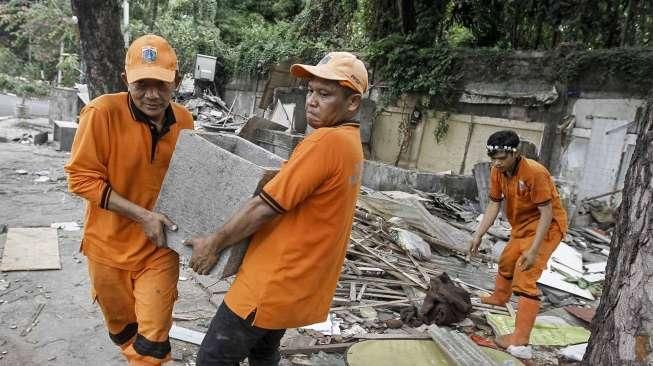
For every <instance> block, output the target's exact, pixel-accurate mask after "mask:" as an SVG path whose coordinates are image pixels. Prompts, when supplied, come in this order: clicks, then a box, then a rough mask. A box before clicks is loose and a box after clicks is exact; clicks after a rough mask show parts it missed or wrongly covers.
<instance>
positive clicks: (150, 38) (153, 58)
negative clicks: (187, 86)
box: [125, 34, 177, 83]
mask: <svg viewBox="0 0 653 366" xmlns="http://www.w3.org/2000/svg"><path fill="white" fill-rule="evenodd" d="M176 72H177V54H176V53H175V50H174V49H173V48H172V46H170V44H169V43H168V41H166V40H165V39H164V38H162V37H159V36H157V35H154V34H146V35H144V36H142V37H140V38H138V39H136V40H134V42H132V44H131V45H130V46H129V49H128V50H127V55H126V56H125V73H126V74H127V82H128V83H133V82H135V81H138V80H141V79H157V80H161V81H166V82H172V81H174V80H175V73H176Z"/></svg>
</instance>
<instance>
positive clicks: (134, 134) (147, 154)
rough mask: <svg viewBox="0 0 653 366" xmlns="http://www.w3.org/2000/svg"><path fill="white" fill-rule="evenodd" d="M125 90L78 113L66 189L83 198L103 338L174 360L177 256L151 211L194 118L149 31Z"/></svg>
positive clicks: (172, 58) (168, 59)
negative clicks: (178, 99) (177, 98)
mask: <svg viewBox="0 0 653 366" xmlns="http://www.w3.org/2000/svg"><path fill="white" fill-rule="evenodd" d="M122 78H123V80H124V81H125V83H126V84H127V88H128V92H126V93H117V94H106V95H102V96H100V97H98V98H96V99H94V100H93V101H91V102H90V103H89V104H88V105H87V106H86V107H85V108H84V109H83V110H82V112H81V114H80V122H79V129H78V131H77V134H76V135H75V140H74V143H73V147H72V154H71V156H70V161H68V164H67V165H66V167H65V170H66V172H67V173H68V187H69V190H70V192H72V193H75V194H77V195H79V196H81V197H83V198H85V199H86V201H87V202H86V203H87V204H86V216H85V222H86V223H85V225H84V237H83V239H82V245H81V251H82V252H83V253H84V254H85V255H86V256H87V257H88V271H89V275H90V280H91V281H90V282H91V290H92V295H93V299H94V301H97V303H98V304H99V305H100V308H101V309H102V313H103V314H104V319H105V321H106V324H107V327H108V330H109V336H110V338H111V340H112V341H113V342H114V343H116V344H117V345H118V346H119V347H120V348H121V349H122V352H123V354H124V355H125V357H126V358H127V360H128V361H129V364H130V365H159V364H161V363H163V362H164V361H166V360H169V359H170V342H169V340H168V332H169V330H170V327H171V326H172V307H173V304H174V302H175V300H176V298H177V279H178V277H179V257H178V255H177V253H175V252H174V251H172V250H170V249H168V248H167V247H166V238H165V233H164V226H167V227H168V228H171V229H174V228H175V225H174V224H173V223H172V222H170V220H169V219H168V218H167V217H165V216H164V215H162V214H160V213H156V212H152V209H153V208H154V204H155V203H156V199H157V196H158V194H159V190H160V189H161V184H162V182H163V177H164V176H165V174H166V171H167V169H168V164H169V163H170V158H171V157H172V153H173V150H174V147H175V144H176V142H177V137H178V136H179V132H180V131H181V130H182V129H186V128H187V129H192V128H193V117H192V115H191V114H190V112H188V110H186V108H184V107H183V106H181V105H179V104H176V103H173V102H171V101H170V98H171V96H172V93H173V91H174V90H175V89H176V87H177V85H178V84H179V80H180V79H179V75H178V74H177V56H176V54H175V51H174V49H173V48H172V47H171V46H170V44H168V42H167V41H166V40H165V39H163V38H161V37H158V36H155V35H145V36H143V37H141V38H138V39H137V40H135V41H134V42H133V43H132V44H131V46H130V47H129V50H128V51H127V55H126V57H125V73H123V75H122Z"/></svg>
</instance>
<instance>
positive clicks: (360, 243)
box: [352, 238, 428, 290]
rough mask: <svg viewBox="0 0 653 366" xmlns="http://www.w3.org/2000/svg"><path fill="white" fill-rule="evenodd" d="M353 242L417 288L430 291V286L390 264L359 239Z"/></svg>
mask: <svg viewBox="0 0 653 366" xmlns="http://www.w3.org/2000/svg"><path fill="white" fill-rule="evenodd" d="M352 240H353V241H354V242H355V243H356V244H357V245H358V246H359V247H360V248H362V249H363V250H365V251H366V252H368V253H370V254H372V255H373V256H375V257H376V258H377V259H379V260H380V261H381V262H383V263H385V264H386V265H387V266H389V267H391V268H392V269H394V270H396V271H397V272H399V273H401V274H402V275H403V276H405V277H406V278H407V279H409V280H410V281H411V282H413V283H415V284H416V285H417V286H419V287H421V288H423V289H424V290H427V289H428V286H427V285H425V284H423V283H422V282H421V281H419V280H417V279H416V278H415V277H413V276H411V275H409V274H407V273H406V272H405V271H403V270H402V269H401V268H399V267H397V266H395V265H394V264H392V263H390V262H388V261H387V260H386V259H385V258H383V257H381V256H380V255H378V254H377V253H376V252H374V251H373V250H372V249H370V248H368V247H366V246H365V245H364V244H362V240H357V239H353V238H352Z"/></svg>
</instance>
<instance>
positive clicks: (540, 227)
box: [531, 204, 553, 253]
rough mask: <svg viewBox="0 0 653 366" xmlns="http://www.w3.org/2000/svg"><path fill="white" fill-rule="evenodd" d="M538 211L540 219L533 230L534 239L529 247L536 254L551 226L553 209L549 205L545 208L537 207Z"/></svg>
mask: <svg viewBox="0 0 653 366" xmlns="http://www.w3.org/2000/svg"><path fill="white" fill-rule="evenodd" d="M538 209H539V210H540V219H539V220H538V221H537V228H536V229H535V239H533V244H532V245H531V250H533V251H535V252H536V253H537V252H539V250H540V246H541V245H542V242H543V241H544V237H545V236H546V233H547V232H548V231H549V227H550V226H551V221H553V207H552V206H551V204H548V205H546V206H541V207H538Z"/></svg>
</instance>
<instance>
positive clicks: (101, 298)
mask: <svg viewBox="0 0 653 366" xmlns="http://www.w3.org/2000/svg"><path fill="white" fill-rule="evenodd" d="M88 272H89V275H90V278H91V291H92V294H93V299H94V301H96V302H97V303H98V304H99V305H100V308H101V309H102V313H103V315H104V320H105V322H106V325H107V328H108V330H109V337H110V338H111V340H112V341H113V342H114V343H115V344H116V345H118V346H119V347H120V348H121V349H122V353H123V355H124V356H125V357H126V358H127V361H128V362H129V364H130V365H160V364H162V363H163V362H166V361H168V360H170V358H171V357H170V341H169V339H168V332H169V331H170V327H171V326H172V308H173V305H174V303H175V300H176V299H177V280H178V278H179V256H178V255H177V254H176V253H175V252H172V251H170V253H166V254H165V255H163V256H161V257H159V258H156V259H154V260H152V261H150V262H149V263H146V265H145V267H144V268H143V269H141V270H139V271H127V270H122V269H119V268H115V267H110V266H107V265H104V264H101V263H98V262H96V261H93V260H90V259H89V261H88Z"/></svg>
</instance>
